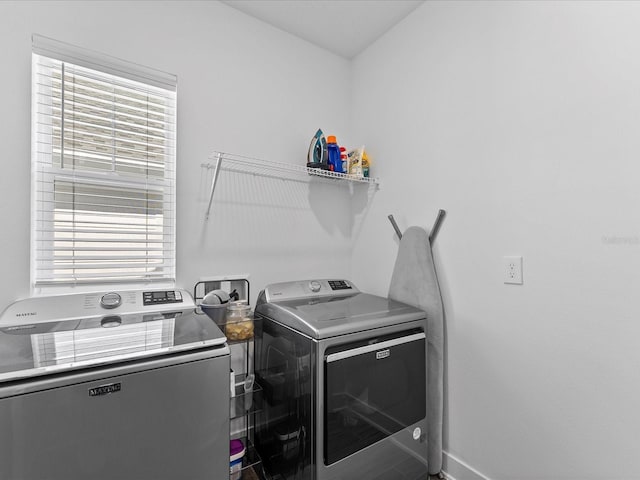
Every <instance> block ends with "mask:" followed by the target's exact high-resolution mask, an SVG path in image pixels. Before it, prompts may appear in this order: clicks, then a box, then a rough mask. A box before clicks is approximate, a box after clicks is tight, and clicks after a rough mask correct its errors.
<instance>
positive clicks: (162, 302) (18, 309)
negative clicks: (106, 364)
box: [0, 289, 196, 326]
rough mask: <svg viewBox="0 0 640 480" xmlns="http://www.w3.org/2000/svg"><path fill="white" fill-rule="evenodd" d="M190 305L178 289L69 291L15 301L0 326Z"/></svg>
mask: <svg viewBox="0 0 640 480" xmlns="http://www.w3.org/2000/svg"><path fill="white" fill-rule="evenodd" d="M190 308H196V306H195V303H194V301H193V297H191V295H190V294H189V292H187V291H186V290H182V289H174V290H118V291H117V292H115V291H109V290H107V291H104V290H103V291H97V292H86V293H70V294H64V295H50V296H40V297H31V298H27V299H24V300H18V301H16V302H14V303H12V304H11V305H9V306H8V307H7V308H6V309H5V310H4V311H3V312H2V314H0V326H3V325H15V324H27V323H28V324H35V323H42V322H52V321H60V320H69V319H74V318H89V317H94V316H95V317H102V316H104V315H105V314H108V315H127V314H133V313H149V312H165V311H175V310H176V309H178V310H186V309H190Z"/></svg>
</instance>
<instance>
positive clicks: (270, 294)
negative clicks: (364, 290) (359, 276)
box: [264, 279, 360, 302]
mask: <svg viewBox="0 0 640 480" xmlns="http://www.w3.org/2000/svg"><path fill="white" fill-rule="evenodd" d="M264 292H265V296H266V299H267V301H268V302H279V301H284V300H294V299H298V298H307V297H309V298H313V297H327V296H331V297H345V296H349V295H354V294H356V293H359V292H360V291H359V290H358V289H357V288H356V286H355V285H354V284H353V283H351V282H350V281H348V280H333V279H332V280H326V279H325V280H300V281H295V282H283V283H273V284H271V285H267V286H266V287H265V289H264Z"/></svg>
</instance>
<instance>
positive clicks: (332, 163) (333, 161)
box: [327, 135, 342, 173]
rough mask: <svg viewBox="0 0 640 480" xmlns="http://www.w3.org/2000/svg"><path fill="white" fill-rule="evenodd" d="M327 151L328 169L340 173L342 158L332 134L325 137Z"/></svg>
mask: <svg viewBox="0 0 640 480" xmlns="http://www.w3.org/2000/svg"><path fill="white" fill-rule="evenodd" d="M327 153H328V154H329V170H331V171H333V172H336V173H342V159H341V158H340V147H338V142H337V141H336V137H335V136H334V135H329V136H328V137H327Z"/></svg>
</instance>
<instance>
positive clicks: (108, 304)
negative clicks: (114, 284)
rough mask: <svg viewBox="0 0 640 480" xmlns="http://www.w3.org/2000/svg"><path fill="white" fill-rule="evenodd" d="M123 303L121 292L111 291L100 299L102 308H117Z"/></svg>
mask: <svg viewBox="0 0 640 480" xmlns="http://www.w3.org/2000/svg"><path fill="white" fill-rule="evenodd" d="M121 303H122V297H121V296H120V294H119V293H116V292H110V293H105V294H104V295H103V296H102V298H101V299H100V306H101V307H102V308H116V307H119V306H120V304H121Z"/></svg>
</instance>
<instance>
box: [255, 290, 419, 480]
mask: <svg viewBox="0 0 640 480" xmlns="http://www.w3.org/2000/svg"><path fill="white" fill-rule="evenodd" d="M255 314H256V318H258V320H259V321H258V322H256V324H255V349H256V351H255V374H256V381H257V382H258V383H259V384H260V386H261V387H262V390H263V397H264V399H263V400H264V401H263V408H262V410H261V411H260V412H258V413H257V419H256V434H255V445H256V449H257V450H258V453H259V454H260V456H261V458H262V460H263V462H264V466H265V469H266V471H267V473H270V474H272V475H275V474H278V475H280V478H282V479H284V480H294V479H295V480H343V479H346V478H366V479H368V480H403V479H406V480H415V479H417V478H426V477H427V473H428V468H427V443H426V427H427V421H426V405H427V392H426V366H427V355H426V348H427V342H426V314H425V312H423V311H422V310H419V309H416V308H414V307H411V306H409V305H405V304H402V303H400V302H396V301H394V300H390V299H388V298H384V297H379V296H376V295H370V294H366V293H363V292H360V291H359V290H358V289H357V288H356V287H355V285H353V284H352V283H351V282H349V281H348V280H333V279H332V280H327V279H324V280H305V281H296V282H285V283H279V284H273V285H268V286H267V287H266V288H265V289H264V290H263V291H262V292H261V293H260V294H259V296H258V301H257V304H256V309H255Z"/></svg>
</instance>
